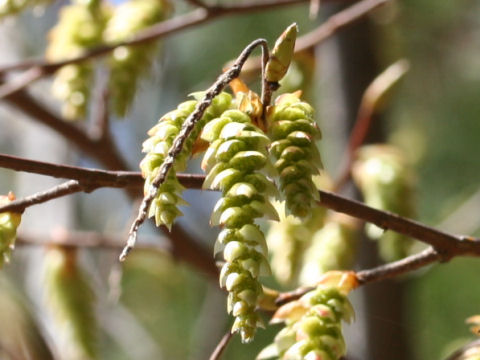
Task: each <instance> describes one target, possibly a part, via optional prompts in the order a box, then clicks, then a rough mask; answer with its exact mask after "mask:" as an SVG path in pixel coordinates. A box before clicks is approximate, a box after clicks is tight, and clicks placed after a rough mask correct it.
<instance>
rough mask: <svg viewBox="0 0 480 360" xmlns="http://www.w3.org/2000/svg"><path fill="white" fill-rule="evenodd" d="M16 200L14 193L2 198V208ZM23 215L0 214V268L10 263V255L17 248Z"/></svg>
mask: <svg viewBox="0 0 480 360" xmlns="http://www.w3.org/2000/svg"><path fill="white" fill-rule="evenodd" d="M13 200H15V196H14V195H13V193H9V194H8V195H7V196H4V195H2V196H0V206H4V205H7V204H8V203H10V202H12V201H13ZM20 220H21V214H19V213H14V212H4V213H0V268H1V267H2V266H3V265H4V264H5V263H8V262H9V261H10V255H11V253H12V251H13V249H14V247H15V239H16V238H17V228H18V226H19V225H20Z"/></svg>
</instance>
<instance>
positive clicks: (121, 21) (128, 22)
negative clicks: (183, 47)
mask: <svg viewBox="0 0 480 360" xmlns="http://www.w3.org/2000/svg"><path fill="white" fill-rule="evenodd" d="M170 8H171V6H170V3H169V2H168V1H166V0H129V1H127V2H124V3H123V4H121V5H119V6H118V7H117V8H116V9H115V11H114V13H113V16H112V17H111V19H110V21H109V22H108V24H107V28H106V30H105V36H104V38H105V41H106V42H107V43H112V44H114V43H117V42H122V41H126V40H128V39H130V38H132V36H133V35H135V34H136V33H137V32H139V31H141V30H143V29H145V28H148V27H150V26H152V25H154V24H156V23H158V22H160V21H162V20H164V19H165V18H167V16H168V15H169V13H170ZM157 45H158V42H150V43H148V44H145V45H136V46H120V47H117V48H116V49H115V50H114V51H113V53H112V56H111V57H110V59H109V66H110V85H109V88H110V95H111V99H112V106H113V109H114V111H115V113H116V114H117V115H118V116H125V114H126V112H127V110H128V108H129V107H130V104H131V103H132V100H133V98H134V96H135V93H136V90H137V83H138V79H139V77H140V76H141V75H143V74H145V73H147V72H148V69H149V68H150V65H151V63H152V59H153V57H154V56H155V52H156V51H157V49H158V46H157Z"/></svg>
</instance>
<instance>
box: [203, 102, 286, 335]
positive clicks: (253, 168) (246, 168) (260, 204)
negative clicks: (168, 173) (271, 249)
mask: <svg viewBox="0 0 480 360" xmlns="http://www.w3.org/2000/svg"><path fill="white" fill-rule="evenodd" d="M201 137H202V139H204V140H206V141H208V142H209V143H210V147H209V148H208V150H207V152H206V154H205V156H204V158H203V162H202V168H203V169H204V170H205V171H206V172H208V175H207V177H206V179H205V182H204V188H210V189H217V190H221V191H222V197H221V198H220V200H218V202H217V204H216V205H215V208H214V211H213V213H212V217H211V220H210V222H211V224H212V225H220V226H222V227H223V230H222V231H221V232H220V234H219V235H218V238H217V241H216V243H215V253H218V252H220V251H222V250H223V257H224V259H225V264H224V265H223V267H222V270H221V272H220V286H221V287H223V288H226V290H227V291H228V306H227V307H228V312H229V313H232V315H233V316H235V322H234V324H233V327H232V332H239V333H240V335H241V338H242V341H243V342H250V341H251V340H252V339H253V336H254V334H255V330H256V328H257V326H258V325H260V324H261V321H260V317H259V315H258V314H257V313H256V312H255V307H256V304H257V300H258V298H259V296H260V295H261V294H262V287H261V285H260V282H259V280H258V277H259V276H260V275H265V274H269V271H270V268H269V265H268V261H267V256H268V254H267V245H266V242H265V237H264V235H263V233H262V231H261V230H260V228H259V227H258V225H256V224H255V218H260V217H264V216H266V217H268V218H271V219H278V215H277V213H276V210H275V208H274V207H273V206H272V205H271V203H270V202H269V200H268V196H269V195H274V194H275V192H276V189H275V186H274V184H273V183H272V182H270V180H268V179H267V177H266V176H265V174H264V173H262V170H263V171H264V170H265V169H266V167H267V163H268V154H267V146H268V144H269V139H268V137H267V136H266V135H265V134H264V133H263V132H262V130H260V129H259V128H257V127H256V126H254V125H253V124H252V123H251V119H250V117H249V116H248V115H247V114H246V113H244V112H242V111H240V110H228V111H226V112H224V113H223V114H222V115H221V116H220V117H218V118H216V119H214V120H212V121H211V122H209V123H208V124H207V125H206V126H205V128H204V130H203V132H202V135H201Z"/></svg>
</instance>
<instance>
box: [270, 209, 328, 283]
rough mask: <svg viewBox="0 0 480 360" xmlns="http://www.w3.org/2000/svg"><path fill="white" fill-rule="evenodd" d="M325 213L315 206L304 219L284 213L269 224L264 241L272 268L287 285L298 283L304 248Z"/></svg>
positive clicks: (277, 276) (309, 241)
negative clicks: (277, 219)
mask: <svg viewBox="0 0 480 360" xmlns="http://www.w3.org/2000/svg"><path fill="white" fill-rule="evenodd" d="M279 212H280V213H282V212H281V211H279ZM325 213H326V211H325V208H323V207H316V208H313V209H312V214H311V216H310V218H309V219H308V220H307V221H303V222H302V221H300V220H299V219H298V218H295V217H293V216H287V217H285V218H283V219H281V220H280V221H279V222H272V224H271V225H270V228H269V230H268V233H267V244H268V249H269V252H270V254H271V265H272V272H273V274H274V276H275V278H276V279H277V281H278V282H279V283H280V284H282V285H284V286H288V287H295V286H297V285H299V275H300V270H301V269H302V259H303V257H304V253H305V250H306V249H307V248H309V245H310V243H311V240H312V236H313V234H314V233H315V231H316V230H318V229H320V228H321V227H322V226H323V223H324V218H325Z"/></svg>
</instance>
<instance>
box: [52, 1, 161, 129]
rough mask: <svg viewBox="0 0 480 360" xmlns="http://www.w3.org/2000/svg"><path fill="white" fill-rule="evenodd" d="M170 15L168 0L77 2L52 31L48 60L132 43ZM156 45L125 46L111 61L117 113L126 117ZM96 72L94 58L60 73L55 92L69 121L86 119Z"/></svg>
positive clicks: (69, 6) (62, 69)
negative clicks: (108, 45) (132, 39)
mask: <svg viewBox="0 0 480 360" xmlns="http://www.w3.org/2000/svg"><path fill="white" fill-rule="evenodd" d="M169 13H170V5H169V2H168V1H167V0H129V1H127V2H125V3H122V4H120V5H118V6H117V7H115V8H112V7H111V6H110V5H107V4H106V3H103V2H101V0H86V1H82V0H75V1H74V2H73V3H72V4H71V5H68V6H64V7H63V8H62V10H61V12H60V17H59V22H58V23H57V25H56V26H55V27H54V28H53V29H52V31H51V32H50V41H49V45H48V49H47V58H48V59H49V60H50V61H60V60H66V59H69V58H74V57H77V56H80V55H82V54H84V53H85V52H87V51H88V50H89V49H92V48H95V47H98V46H101V45H103V44H116V43H119V42H123V41H127V40H129V39H131V37H132V36H134V35H135V34H136V33H137V32H139V31H141V30H142V29H145V28H147V27H149V26H151V25H153V24H155V23H157V22H159V21H162V20H163V19H165V18H166V17H167V16H168V14H169ZM156 48H157V47H156V46H155V45H152V44H145V45H139V46H120V47H117V48H116V49H115V50H114V51H113V53H112V56H111V57H110V58H109V60H108V61H107V65H108V68H109V69H110V81H109V90H110V98H111V100H112V107H113V109H114V110H115V112H116V114H117V115H119V116H124V115H125V113H126V111H127V110H128V108H129V106H130V104H131V102H132V100H133V97H134V94H135V92H136V89H137V82H138V78H139V77H140V75H141V74H142V73H143V72H145V71H146V70H147V69H148V68H149V65H150V63H151V59H152V58H153V56H154V55H155V49H156ZM94 70H95V67H94V64H93V63H92V61H88V60H87V61H82V62H79V63H75V64H70V65H66V66H63V67H61V68H60V70H58V71H57V73H56V76H55V79H54V83H53V88H52V91H53V94H54V95H55V96H56V97H57V98H58V99H60V100H61V101H62V102H63V108H62V113H63V115H64V116H65V118H66V119H69V120H77V119H83V118H85V116H86V114H87V110H88V103H89V100H90V97H91V90H92V88H93V85H92V84H93V78H94Z"/></svg>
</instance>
